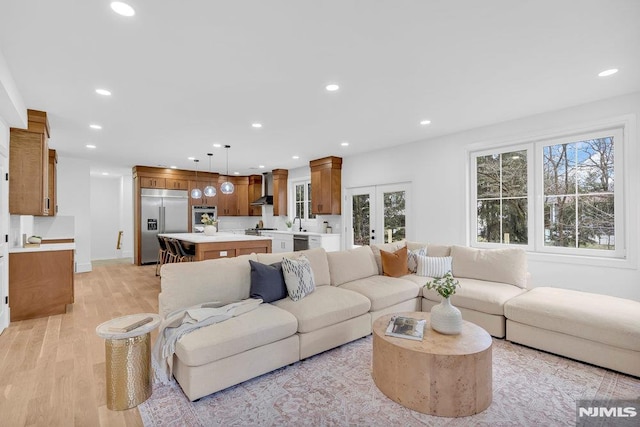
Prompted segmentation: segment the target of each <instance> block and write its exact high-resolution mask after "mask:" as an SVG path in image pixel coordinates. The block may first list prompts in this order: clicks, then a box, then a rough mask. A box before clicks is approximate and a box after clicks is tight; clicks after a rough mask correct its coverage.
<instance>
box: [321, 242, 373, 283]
mask: <svg viewBox="0 0 640 427" xmlns="http://www.w3.org/2000/svg"><path fill="white" fill-rule="evenodd" d="M327 259H328V260H329V270H330V272H331V284H332V285H333V286H340V285H342V284H343V283H346V282H350V281H352V280H357V279H362V278H364V277H369V276H374V275H376V274H378V267H377V265H376V260H375V259H374V257H373V251H372V250H371V247H369V246H361V247H359V248H355V249H349V250H348V251H337V252H328V253H327Z"/></svg>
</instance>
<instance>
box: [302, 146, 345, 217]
mask: <svg viewBox="0 0 640 427" xmlns="http://www.w3.org/2000/svg"><path fill="white" fill-rule="evenodd" d="M309 166H310V167H311V212H312V213H314V214H316V215H340V213H341V211H342V200H341V193H342V158H340V157H334V156H330V157H324V158H322V159H317V160H312V161H311V162H309Z"/></svg>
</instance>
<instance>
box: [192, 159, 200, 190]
mask: <svg viewBox="0 0 640 427" xmlns="http://www.w3.org/2000/svg"><path fill="white" fill-rule="evenodd" d="M199 161H200V160H198V159H193V162H194V163H195V164H196V188H194V189H193V190H191V198H192V199H202V191H200V189H199V188H198V187H197V185H198V162H199Z"/></svg>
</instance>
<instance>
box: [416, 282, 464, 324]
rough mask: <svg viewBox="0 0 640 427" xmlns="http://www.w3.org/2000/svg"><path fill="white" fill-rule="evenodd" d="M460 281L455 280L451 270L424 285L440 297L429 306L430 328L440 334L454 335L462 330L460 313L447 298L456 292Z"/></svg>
mask: <svg viewBox="0 0 640 427" xmlns="http://www.w3.org/2000/svg"><path fill="white" fill-rule="evenodd" d="M458 286H460V282H459V281H458V280H456V279H455V278H454V277H453V275H452V274H451V272H447V273H446V274H445V275H444V276H442V277H438V278H435V279H433V280H431V281H429V282H427V284H426V285H424V287H425V288H427V289H430V290H431V289H433V290H434V291H436V292H437V293H438V294H439V295H440V296H441V297H442V301H441V302H440V304H437V305H435V306H433V307H431V329H433V330H434V331H437V332H440V333H441V334H447V335H456V334H459V333H460V332H462V313H461V312H460V310H458V309H457V308H456V307H454V306H453V305H451V300H450V299H449V298H450V297H451V296H452V295H454V294H455V293H456V290H457V288H458Z"/></svg>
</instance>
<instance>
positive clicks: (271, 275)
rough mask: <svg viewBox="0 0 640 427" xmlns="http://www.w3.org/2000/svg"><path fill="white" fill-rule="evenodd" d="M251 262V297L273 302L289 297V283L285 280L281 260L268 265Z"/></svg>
mask: <svg viewBox="0 0 640 427" xmlns="http://www.w3.org/2000/svg"><path fill="white" fill-rule="evenodd" d="M249 264H251V290H250V296H251V298H261V299H262V301H264V302H273V301H278V300H280V299H282V298H286V297H287V285H286V284H285V282H284V275H283V274H282V263H281V262H276V263H274V264H271V265H267V264H262V263H260V262H256V261H252V260H249Z"/></svg>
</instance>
